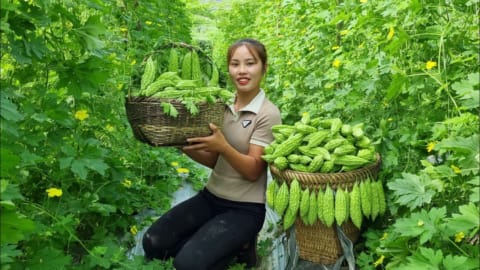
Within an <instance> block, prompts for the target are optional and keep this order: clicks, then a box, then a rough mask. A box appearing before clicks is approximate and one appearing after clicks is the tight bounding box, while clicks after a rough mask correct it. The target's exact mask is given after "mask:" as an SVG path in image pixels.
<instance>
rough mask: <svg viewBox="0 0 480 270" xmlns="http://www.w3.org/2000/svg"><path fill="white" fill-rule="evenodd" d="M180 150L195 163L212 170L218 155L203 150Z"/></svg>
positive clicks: (184, 148)
mask: <svg viewBox="0 0 480 270" xmlns="http://www.w3.org/2000/svg"><path fill="white" fill-rule="evenodd" d="M180 150H181V151H182V152H183V153H185V154H186V155H187V156H189V157H190V158H191V159H193V160H195V161H196V162H198V163H200V164H202V165H204V166H207V167H209V168H210V169H213V167H215V164H216V163H217V159H218V153H215V152H208V151H204V150H190V149H186V147H183V148H180Z"/></svg>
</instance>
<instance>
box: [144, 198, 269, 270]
mask: <svg viewBox="0 0 480 270" xmlns="http://www.w3.org/2000/svg"><path fill="white" fill-rule="evenodd" d="M264 220H265V205H264V204H261V203H245V202H234V201H229V200H225V199H222V198H218V197H216V196H215V195H213V194H212V193H210V192H209V191H208V190H207V189H204V190H202V191H201V192H199V193H198V194H196V195H195V196H193V197H192V198H190V199H188V200H186V201H184V202H182V203H180V204H178V205H176V206H175V207H173V208H172V209H170V210H169V211H168V212H167V213H165V214H164V215H163V216H161V217H160V218H159V219H158V220H157V221H155V223H153V224H152V226H151V227H150V228H149V229H148V230H147V231H146V233H145V235H144V237H143V249H144V251H145V256H146V257H147V259H154V258H155V259H167V258H170V257H174V260H173V265H174V266H175V268H176V269H177V270H184V269H185V270H212V269H222V267H226V266H227V265H223V266H222V265H219V264H222V262H226V260H225V259H226V258H229V257H230V258H231V257H232V255H234V254H236V252H238V251H239V250H241V249H242V246H244V245H245V244H247V243H249V242H252V239H255V238H256V236H257V234H258V232H259V231H260V230H261V228H262V226H263V222H264ZM227 261H228V260H227Z"/></svg>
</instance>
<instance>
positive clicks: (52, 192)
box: [46, 188, 63, 198]
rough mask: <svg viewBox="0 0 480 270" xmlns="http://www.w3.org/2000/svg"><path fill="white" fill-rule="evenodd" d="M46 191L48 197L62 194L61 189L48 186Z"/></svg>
mask: <svg viewBox="0 0 480 270" xmlns="http://www.w3.org/2000/svg"><path fill="white" fill-rule="evenodd" d="M46 192H47V193H48V197H49V198H53V197H61V196H62V194H63V192H62V190H61V189H58V188H49V189H47V190H46Z"/></svg>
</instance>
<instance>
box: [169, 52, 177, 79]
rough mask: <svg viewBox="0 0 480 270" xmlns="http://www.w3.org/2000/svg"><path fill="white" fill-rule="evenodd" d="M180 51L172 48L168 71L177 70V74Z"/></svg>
mask: <svg viewBox="0 0 480 270" xmlns="http://www.w3.org/2000/svg"><path fill="white" fill-rule="evenodd" d="M178 68H179V66H178V52H177V50H176V49H175V48H171V49H170V55H169V58H168V71H170V72H175V74H176V73H177V72H178Z"/></svg>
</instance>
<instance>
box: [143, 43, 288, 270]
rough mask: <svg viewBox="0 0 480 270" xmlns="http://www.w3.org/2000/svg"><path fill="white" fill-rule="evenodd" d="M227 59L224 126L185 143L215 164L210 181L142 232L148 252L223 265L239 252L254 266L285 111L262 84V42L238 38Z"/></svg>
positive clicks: (189, 267) (188, 265)
mask: <svg viewBox="0 0 480 270" xmlns="http://www.w3.org/2000/svg"><path fill="white" fill-rule="evenodd" d="M227 63H228V71H229V75H230V79H231V81H232V82H233V84H234V86H235V88H236V96H235V100H234V103H233V104H232V105H229V106H228V108H226V110H225V119H224V123H223V128H222V130H220V129H219V128H218V127H217V126H215V125H214V124H210V128H211V130H212V135H210V136H207V137H198V138H189V139H188V140H187V141H188V142H189V145H188V146H185V147H183V148H182V151H183V152H184V153H186V154H187V155H188V156H189V157H191V158H192V159H193V160H195V161H197V162H199V163H201V164H203V165H205V166H207V167H210V168H212V169H213V170H212V173H211V174H210V177H209V179H208V182H207V184H206V187H205V188H204V189H203V190H202V191H200V192H199V193H198V194H197V195H195V196H194V197H192V198H190V199H188V200H186V201H184V202H182V203H180V204H178V205H176V206H175V207H174V208H172V209H170V210H169V211H168V212H167V213H166V214H165V215H163V216H162V217H160V218H159V219H158V220H157V221H156V222H155V223H154V224H153V225H152V226H151V227H150V228H149V229H148V230H147V232H146V233H145V235H144V238H143V247H144V250H145V254H146V257H147V258H148V259H154V258H156V259H167V258H169V257H173V258H174V260H173V264H174V266H175V268H176V269H177V270H183V269H185V270H193V269H194V270H202V269H205V270H211V269H224V268H225V267H227V266H228V264H229V263H230V261H231V259H232V258H233V256H236V255H238V254H239V252H243V254H244V255H246V257H247V258H244V259H245V261H244V262H245V263H247V266H248V267H252V266H254V265H255V264H256V255H255V248H256V247H255V244H256V236H257V234H258V232H259V231H260V230H261V228H262V226H263V222H264V220H265V189H266V181H267V163H266V162H265V161H264V160H262V158H261V156H262V155H263V149H264V147H265V146H267V145H268V144H269V143H271V142H272V141H273V135H272V131H271V128H272V126H273V125H276V124H280V123H281V117H280V111H279V110H278V108H277V107H276V106H275V105H274V104H273V103H271V102H270V101H269V100H268V99H267V98H266V96H265V92H264V91H263V90H262V89H261V88H260V83H261V80H262V78H263V75H265V73H266V70H267V53H266V50H265V47H264V46H263V44H261V43H260V42H258V41H256V40H253V39H242V40H239V41H237V42H236V43H234V44H233V45H231V46H230V48H229V49H228V54H227Z"/></svg>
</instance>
